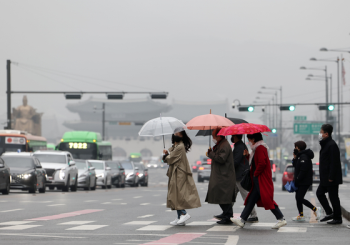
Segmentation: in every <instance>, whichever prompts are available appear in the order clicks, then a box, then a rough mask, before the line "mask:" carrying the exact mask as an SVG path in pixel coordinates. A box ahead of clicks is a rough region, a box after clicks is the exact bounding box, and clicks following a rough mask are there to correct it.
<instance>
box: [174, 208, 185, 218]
mask: <svg viewBox="0 0 350 245" xmlns="http://www.w3.org/2000/svg"><path fill="white" fill-rule="evenodd" d="M176 211H177V218H178V219H180V216H181V215H186V214H187V212H186V210H185V209H182V210H176Z"/></svg>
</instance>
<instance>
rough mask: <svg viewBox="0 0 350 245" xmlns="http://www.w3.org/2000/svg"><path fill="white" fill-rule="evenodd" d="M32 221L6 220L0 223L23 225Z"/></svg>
mask: <svg viewBox="0 0 350 245" xmlns="http://www.w3.org/2000/svg"><path fill="white" fill-rule="evenodd" d="M33 222H35V221H8V222H3V223H0V225H25V224H29V223H33Z"/></svg>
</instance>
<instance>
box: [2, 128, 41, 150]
mask: <svg viewBox="0 0 350 245" xmlns="http://www.w3.org/2000/svg"><path fill="white" fill-rule="evenodd" d="M46 146H47V141H46V138H44V137H41V136H36V135H31V134H28V133H27V132H25V131H20V130H0V155H2V154H3V153H4V152H9V151H12V152H13V151H15V152H34V151H37V150H46Z"/></svg>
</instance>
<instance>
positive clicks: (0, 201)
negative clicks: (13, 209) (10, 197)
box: [0, 201, 8, 202]
mask: <svg viewBox="0 0 350 245" xmlns="http://www.w3.org/2000/svg"><path fill="white" fill-rule="evenodd" d="M0 202H8V201H0Z"/></svg>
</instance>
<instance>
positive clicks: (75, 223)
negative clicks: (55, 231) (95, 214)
mask: <svg viewBox="0 0 350 245" xmlns="http://www.w3.org/2000/svg"><path fill="white" fill-rule="evenodd" d="M93 222H95V221H69V222H65V223H60V224H58V225H85V224H89V223H93Z"/></svg>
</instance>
